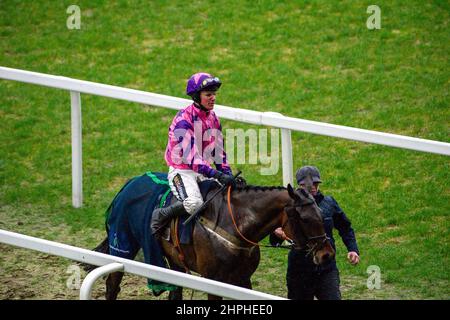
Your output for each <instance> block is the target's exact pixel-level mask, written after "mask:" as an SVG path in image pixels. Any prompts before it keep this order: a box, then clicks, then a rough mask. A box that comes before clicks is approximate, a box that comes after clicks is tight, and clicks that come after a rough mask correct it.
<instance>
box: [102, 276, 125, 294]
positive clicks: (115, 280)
mask: <svg viewBox="0 0 450 320" xmlns="http://www.w3.org/2000/svg"><path fill="white" fill-rule="evenodd" d="M122 277H123V272H113V273H111V274H110V275H109V276H108V279H106V294H105V297H106V300H116V299H117V295H118V294H119V292H120V282H121V281H122Z"/></svg>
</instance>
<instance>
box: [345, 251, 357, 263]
mask: <svg viewBox="0 0 450 320" xmlns="http://www.w3.org/2000/svg"><path fill="white" fill-rule="evenodd" d="M347 259H348V261H349V262H350V263H351V264H352V265H357V264H358V263H359V255H358V254H357V253H356V252H355V251H350V252H349V253H348V254H347Z"/></svg>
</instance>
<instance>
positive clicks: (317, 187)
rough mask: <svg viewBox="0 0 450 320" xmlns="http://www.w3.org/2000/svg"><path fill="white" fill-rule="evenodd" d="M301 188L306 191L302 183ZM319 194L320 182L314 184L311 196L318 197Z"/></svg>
mask: <svg viewBox="0 0 450 320" xmlns="http://www.w3.org/2000/svg"><path fill="white" fill-rule="evenodd" d="M300 188H302V189H305V190H306V186H305V184H304V183H300ZM317 192H319V182H314V183H313V185H312V188H311V194H312V195H313V196H317Z"/></svg>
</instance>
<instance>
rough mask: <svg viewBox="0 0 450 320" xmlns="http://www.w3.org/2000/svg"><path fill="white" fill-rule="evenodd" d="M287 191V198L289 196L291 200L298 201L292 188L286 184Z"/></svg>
mask: <svg viewBox="0 0 450 320" xmlns="http://www.w3.org/2000/svg"><path fill="white" fill-rule="evenodd" d="M287 191H288V193H289V196H290V197H291V198H292V199H298V195H296V194H295V191H294V189H293V188H292V186H291V184H290V183H288V185H287Z"/></svg>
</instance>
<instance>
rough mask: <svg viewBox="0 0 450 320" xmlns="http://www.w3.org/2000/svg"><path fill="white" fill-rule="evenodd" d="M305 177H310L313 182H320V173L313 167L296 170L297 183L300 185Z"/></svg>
mask: <svg viewBox="0 0 450 320" xmlns="http://www.w3.org/2000/svg"><path fill="white" fill-rule="evenodd" d="M307 176H311V178H312V181H313V182H319V183H320V182H322V180H320V172H319V169H317V168H316V167H314V166H304V167H301V168H300V169H298V170H297V173H296V174H295V177H296V178H297V183H298V184H302V183H303V182H304V180H305V179H306V177H307Z"/></svg>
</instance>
